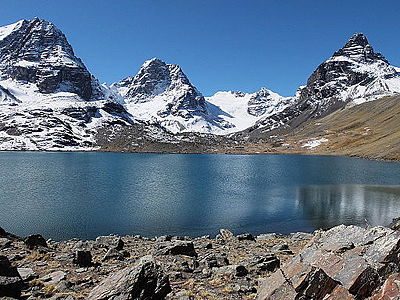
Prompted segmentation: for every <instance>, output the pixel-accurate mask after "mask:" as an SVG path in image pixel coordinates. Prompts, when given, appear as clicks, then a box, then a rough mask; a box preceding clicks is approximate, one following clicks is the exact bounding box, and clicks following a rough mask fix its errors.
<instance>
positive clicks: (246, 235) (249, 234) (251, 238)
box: [236, 233, 256, 241]
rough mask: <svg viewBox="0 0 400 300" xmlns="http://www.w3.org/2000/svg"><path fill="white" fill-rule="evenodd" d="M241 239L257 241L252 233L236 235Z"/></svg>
mask: <svg viewBox="0 0 400 300" xmlns="http://www.w3.org/2000/svg"><path fill="white" fill-rule="evenodd" d="M236 238H237V239H238V240H239V241H255V240H256V239H255V238H254V236H253V235H252V234H251V233H243V234H239V235H238V236H236Z"/></svg>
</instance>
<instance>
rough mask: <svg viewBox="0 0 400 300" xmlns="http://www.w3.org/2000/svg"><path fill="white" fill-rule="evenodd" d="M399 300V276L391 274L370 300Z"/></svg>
mask: <svg viewBox="0 0 400 300" xmlns="http://www.w3.org/2000/svg"><path fill="white" fill-rule="evenodd" d="M399 299H400V274H399V273H395V274H392V275H390V276H389V277H388V279H386V281H385V283H384V284H383V286H382V287H381V288H380V290H379V291H378V292H377V293H376V294H375V295H374V296H373V297H372V300H399Z"/></svg>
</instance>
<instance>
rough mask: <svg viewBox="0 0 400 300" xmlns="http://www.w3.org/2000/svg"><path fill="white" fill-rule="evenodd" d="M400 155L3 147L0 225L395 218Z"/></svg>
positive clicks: (81, 232) (149, 232)
mask: <svg viewBox="0 0 400 300" xmlns="http://www.w3.org/2000/svg"><path fill="white" fill-rule="evenodd" d="M399 184H400V164H399V163H389V162H377V161H369V160H363V159H355V158H348V157H322V156H296V155H179V154H177V155H174V154H121V153H33V152H2V153H0V187H1V193H0V226H1V227H3V228H5V229H6V230H8V231H10V232H13V233H16V234H19V235H27V234H30V233H41V234H43V235H44V236H45V237H47V238H53V239H57V240H59V239H66V238H71V237H79V238H94V237H96V236H98V235H104V234H109V233H117V234H121V235H124V234H141V235H145V236H155V235H163V234H174V235H191V236H200V235H204V234H211V235H213V234H216V233H217V231H218V229H219V228H228V229H230V230H232V231H233V232H235V233H243V232H252V233H254V234H258V233H266V232H280V233H289V232H294V231H312V230H314V229H317V228H326V227H330V226H334V225H337V224H341V223H345V224H357V225H362V226H365V225H366V224H367V223H368V224H370V225H387V224H388V223H389V222H390V221H391V219H392V218H394V217H398V216H400V187H399V186H396V185H399Z"/></svg>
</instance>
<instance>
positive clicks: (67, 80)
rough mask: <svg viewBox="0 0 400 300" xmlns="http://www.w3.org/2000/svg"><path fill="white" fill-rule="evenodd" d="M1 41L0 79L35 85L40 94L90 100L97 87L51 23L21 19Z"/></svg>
mask: <svg viewBox="0 0 400 300" xmlns="http://www.w3.org/2000/svg"><path fill="white" fill-rule="evenodd" d="M14 25H15V27H14V28H13V30H12V31H11V33H10V34H8V35H7V36H5V38H3V39H0V72H1V73H0V77H3V78H11V79H15V80H19V81H25V82H30V83H34V84H36V85H37V87H38V89H39V91H40V92H41V93H45V94H48V93H54V92H60V91H61V92H71V93H75V94H77V95H79V96H81V97H82V98H83V99H85V100H89V99H91V98H92V97H94V96H101V92H100V87H99V85H98V83H97V81H96V80H95V78H94V77H93V76H92V75H91V74H90V73H89V71H88V70H87V69H86V67H85V66H84V64H83V63H82V61H81V60H80V59H79V58H77V57H76V56H75V54H74V51H73V49H72V47H71V45H70V44H69V43H68V41H67V39H66V37H65V35H64V34H63V33H62V32H61V31H60V30H59V29H58V28H56V27H55V25H53V24H52V23H50V22H48V21H45V20H40V19H37V18H35V19H33V20H30V21H28V20H22V21H19V22H18V23H16V24H13V25H10V26H14Z"/></svg>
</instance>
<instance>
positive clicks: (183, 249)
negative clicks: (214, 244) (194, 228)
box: [156, 241, 197, 257]
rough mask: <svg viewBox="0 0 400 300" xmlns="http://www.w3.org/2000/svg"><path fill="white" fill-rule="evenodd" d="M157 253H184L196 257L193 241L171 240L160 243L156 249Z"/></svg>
mask: <svg viewBox="0 0 400 300" xmlns="http://www.w3.org/2000/svg"><path fill="white" fill-rule="evenodd" d="M156 253H157V254H159V255H186V256H193V257H197V253H196V250H195V249H194V244H193V242H189V241H171V242H165V243H161V244H160V245H159V247H158V250H157V251H156Z"/></svg>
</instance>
